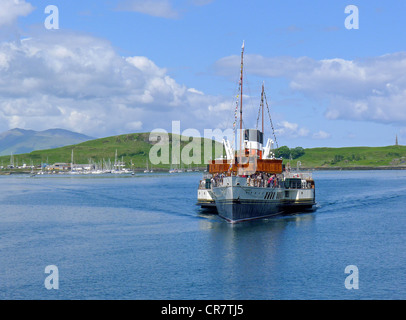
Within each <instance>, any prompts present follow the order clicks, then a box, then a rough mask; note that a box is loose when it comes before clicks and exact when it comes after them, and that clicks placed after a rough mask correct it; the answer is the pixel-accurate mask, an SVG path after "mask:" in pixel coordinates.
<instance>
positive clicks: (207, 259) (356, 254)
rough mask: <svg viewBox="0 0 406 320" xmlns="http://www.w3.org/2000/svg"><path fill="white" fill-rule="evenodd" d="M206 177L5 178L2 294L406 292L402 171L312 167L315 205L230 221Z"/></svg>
mask: <svg viewBox="0 0 406 320" xmlns="http://www.w3.org/2000/svg"><path fill="white" fill-rule="evenodd" d="M200 178H201V173H178V174H169V173H168V174H162V173H161V174H159V173H157V174H155V173H153V174H152V173H150V174H136V175H135V176H121V175H115V176H114V175H103V176H96V175H93V176H87V175H83V176H81V175H75V176H73V175H72V176H67V175H66V176H64V175H44V176H37V177H29V176H17V175H11V176H0V299H148V300H161V299H181V300H183V299H202V300H206V299H220V300H222V299H227V300H228V299H238V300H241V299H242V300H268V299H269V300H279V299H289V300H290V299H295V300H296V299H328V300H329V299H351V300H358V299H406V171H334V172H333V171H331V172H330V171H318V172H317V171H316V172H314V173H313V178H314V179H315V181H316V198H317V210H316V211H314V212H310V213H298V214H294V215H287V216H280V217H276V218H271V219H266V220H259V221H253V222H244V223H239V224H233V225H232V224H229V223H227V222H225V221H223V220H222V219H220V218H219V217H218V216H216V215H212V214H208V213H207V212H205V211H202V210H201V209H200V208H199V207H198V206H196V205H195V203H196V194H197V186H198V183H199V179H200ZM50 265H52V266H56V267H57V270H58V273H57V274H56V273H51V272H49V271H48V272H47V273H46V272H45V268H46V267H47V266H50ZM347 266H352V268H354V266H355V267H356V270H357V273H355V271H354V272H348V270H347V273H346V268H347ZM352 270H355V269H352ZM51 275H53V276H57V279H56V280H55V281H57V283H58V289H47V288H46V286H45V282H46V279H48V278H47V277H49V276H51ZM355 276H356V280H354V279H355V278H354V277H355ZM347 277H352V278H351V279H352V280H351V281H352V282H350V283H352V284H353V285H354V284H355V283H357V287H356V288H354V286H353V287H352V288H351V287H350V288H348V286H347V285H346V280H348V278H347ZM53 283H54V282H53Z"/></svg>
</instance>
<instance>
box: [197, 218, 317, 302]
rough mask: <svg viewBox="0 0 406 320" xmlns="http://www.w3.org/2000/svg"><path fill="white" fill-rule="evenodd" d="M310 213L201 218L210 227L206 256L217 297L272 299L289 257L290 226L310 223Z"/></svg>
mask: <svg viewBox="0 0 406 320" xmlns="http://www.w3.org/2000/svg"><path fill="white" fill-rule="evenodd" d="M314 219H315V217H314V214H313V213H301V214H295V215H288V216H279V217H274V218H269V219H261V220H254V221H249V222H243V223H236V224H230V223H227V222H226V221H224V220H222V219H221V218H219V217H218V216H216V215H209V216H207V218H206V219H201V221H200V222H199V226H200V228H201V229H205V230H209V232H210V234H209V241H208V252H207V259H208V260H209V263H208V264H209V265H210V266H212V269H211V271H210V276H211V281H210V282H211V283H213V284H214V286H215V287H216V288H213V289H214V290H213V292H216V293H220V292H221V295H220V296H218V297H215V298H218V299H244V298H247V299H252V298H255V299H272V298H275V297H276V296H277V295H276V292H275V288H280V286H281V285H280V283H279V281H280V280H279V279H280V275H281V274H283V273H284V271H285V270H284V269H285V266H286V264H287V263H290V262H291V260H289V259H290V258H289V259H288V257H287V256H288V255H289V254H288V255H287V252H288V251H289V246H290V244H291V242H290V239H289V237H290V234H291V231H290V230H291V229H292V228H307V227H309V226H311V225H313V222H314Z"/></svg>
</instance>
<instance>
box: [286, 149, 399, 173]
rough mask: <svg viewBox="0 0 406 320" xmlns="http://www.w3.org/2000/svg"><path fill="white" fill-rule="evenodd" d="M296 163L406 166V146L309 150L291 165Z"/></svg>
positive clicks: (335, 165)
mask: <svg viewBox="0 0 406 320" xmlns="http://www.w3.org/2000/svg"><path fill="white" fill-rule="evenodd" d="M287 161H288V160H285V161H284V162H285V163H286V162H287ZM297 161H300V162H301V166H302V167H307V168H334V167H340V168H344V169H346V168H347V169H350V168H356V167H382V166H388V167H391V166H406V146H395V145H393V146H386V147H344V148H309V149H304V154H303V155H302V156H300V157H298V158H296V159H293V160H292V161H291V165H292V166H293V167H296V164H297Z"/></svg>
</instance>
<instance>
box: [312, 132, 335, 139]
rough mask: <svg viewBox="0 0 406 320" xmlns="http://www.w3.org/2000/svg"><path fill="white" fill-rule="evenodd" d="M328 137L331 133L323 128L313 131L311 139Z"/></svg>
mask: <svg viewBox="0 0 406 320" xmlns="http://www.w3.org/2000/svg"><path fill="white" fill-rule="evenodd" d="M330 137H331V134H330V133H328V132H326V131H323V130H320V131H319V132H315V133H313V139H328V138H330Z"/></svg>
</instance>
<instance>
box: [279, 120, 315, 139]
mask: <svg viewBox="0 0 406 320" xmlns="http://www.w3.org/2000/svg"><path fill="white" fill-rule="evenodd" d="M275 133H276V135H277V136H281V137H286V138H297V137H306V136H308V135H309V129H307V128H305V127H299V125H298V124H297V123H292V122H288V121H282V122H280V123H277V125H276V129H275Z"/></svg>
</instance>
